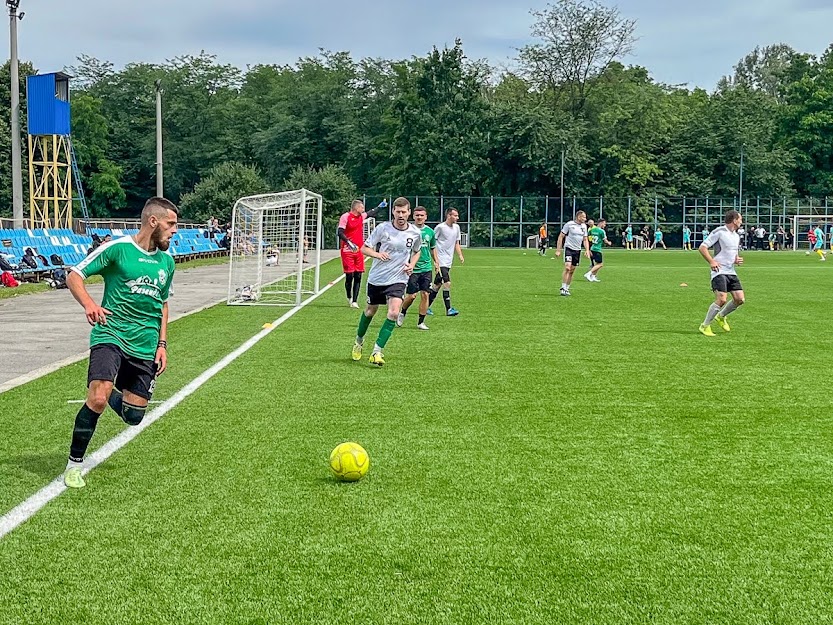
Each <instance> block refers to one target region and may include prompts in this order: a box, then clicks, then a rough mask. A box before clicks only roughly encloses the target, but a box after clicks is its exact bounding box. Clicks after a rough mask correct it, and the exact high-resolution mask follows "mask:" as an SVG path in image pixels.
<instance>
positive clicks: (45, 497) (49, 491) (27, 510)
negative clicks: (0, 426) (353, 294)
mask: <svg viewBox="0 0 833 625" xmlns="http://www.w3.org/2000/svg"><path fill="white" fill-rule="evenodd" d="M342 278H344V274H342V275H341V276H339V277H338V278H337V279H335V280H333V281H332V282H330V283H329V284H327V286H325V287H324V288H322V289H321V290H320V291H319V292H318V293H316V294H315V295H313V296H312V297H310V298H309V299H308V300H306V301H304V302H302V303H301V305H300V306H296V307H295V308H293V309H291V310H289V311H287V312H286V313H285V314H284V315H283V316H281V317H279V318H278V319H276V320H275V321H273V322H272V326H271V327H269V328H266V329H264V330H261V331H260V332H258V333H257V334H255V335H254V336H253V337H252V338H250V339H249V340H248V341H246V342H245V343H243V344H242V345H241V346H240V347H238V348H237V349H235V350H234V351H233V352H231V353H230V354H228V355H227V356H225V357H223V359H222V360H220V361H219V362H217V363H216V364H214V365H212V366H211V367H210V368H208V369H207V370H205V371H204V372H203V373H201V374H200V375H198V376H197V377H196V378H194V379H193V380H192V381H191V382H189V383H188V384H187V385H185V387H184V388H182V389H180V390H179V391H177V392H176V393H174V395H173V396H172V397H170V398H169V399H167V400H165V401H164V402H163V403H162V404H161V405H160V406H158V407H157V408H154V409H153V410H151V411H150V412H149V413H148V414H147V416H146V417H145V418H144V420H143V421H142V422H141V423H140V424H139V425H137V426H135V427H131V428H129V429H126V430H123V431H122V432H121V433H120V434H118V435H116V436H115V437H113V438H111V439H110V440H109V441H107V442H106V443H104V445H102V446H101V447H100V448H99V449H97V450H96V451H95V452H93V453H92V454H90V456H89V457H88V458H87V459H86V460H84V468H83V469H82V474H84V475H86V474H87V473H89V472H90V471H92V470H93V469H94V468H96V467H97V466H98V465H100V464H102V463H103V462H104V461H105V460H107V459H108V458H109V457H110V456H112V455H113V454H114V453H116V452H117V451H118V450H119V449H121V448H122V447H124V446H125V445H127V444H128V443H129V442H130V441H132V440H133V439H134V438H136V437H137V436H138V435H139V434H140V433H141V432H142V430H144V429H145V428H148V427H150V426H151V425H152V424H153V423H155V422H156V421H158V420H159V419H161V418H162V417H163V416H165V414H167V413H168V412H170V411H171V410H172V409H174V408H175V407H176V406H177V405H178V404H179V403H180V402H182V400H184V399H186V398H187V397H188V396H189V395H191V394H193V393H194V391H196V390H197V389H198V388H200V387H201V386H202V385H203V384H205V383H206V382H208V381H209V380H210V379H211V378H213V377H214V376H215V375H217V374H218V373H219V372H220V371H222V370H223V369H225V368H226V367H227V366H228V365H230V364H231V363H232V362H234V361H235V360H237V358H239V357H240V356H242V355H243V354H245V353H246V352H247V351H249V350H250V349H251V348H252V347H254V345H255V344H257V343H258V342H259V341H260V339H262V338H264V337H265V336H267V335H268V334H269V333H270V332H272V331H273V330H275V329H276V328H277V327H278V326H280V325H281V324H283V322H284V321H287V320H288V319H289V318H290V317H292V316H293V315H294V314H295V313H297V312H298V311H299V310H301V309H302V308H303V307H304V306H306V305H307V304H309V303H310V302H312V301H315V300H316V299H318V297H320V296H321V295H323V294H324V293H326V292H327V291H328V290H330V288H331V287H332V286H333V285H335V284H337V283H338V282H340V281H341V279H342ZM223 301H225V300H223ZM65 490H67V487H66V486H65V485H64V480H63V474H61V475H59V476H58V477H56V478H55V479H54V480H52V481H51V482H50V483H49V484H47V485H46V486H44V487H43V488H42V489H40V490H39V491H38V492H36V493H35V494H34V495H32V496H31V497H29V498H28V499H27V500H26V501H24V502H23V503H21V504H19V505H17V506H16V507H14V508H12V509H11V510H9V512H7V513H6V514H4V515H3V516H2V517H0V539H2V538H3V537H4V536H6V535H7V534H8V533H9V532H12V531H13V530H14V529H16V528H17V527H19V526H20V525H22V524H23V523H25V522H26V521H28V520H29V519H31V518H32V517H33V516H34V515H35V514H37V513H38V511H39V510H40V509H41V508H43V507H44V506H46V504H48V503H49V502H50V501H52V500H53V499H55V498H56V497H58V496H59V495H60V494H61V493H63V492H64V491H65Z"/></svg>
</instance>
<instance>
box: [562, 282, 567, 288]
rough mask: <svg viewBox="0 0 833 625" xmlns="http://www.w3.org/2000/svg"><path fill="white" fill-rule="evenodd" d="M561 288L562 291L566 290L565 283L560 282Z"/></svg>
mask: <svg viewBox="0 0 833 625" xmlns="http://www.w3.org/2000/svg"><path fill="white" fill-rule="evenodd" d="M561 288H562V290H563V289H566V288H567V283H566V282H562V283H561Z"/></svg>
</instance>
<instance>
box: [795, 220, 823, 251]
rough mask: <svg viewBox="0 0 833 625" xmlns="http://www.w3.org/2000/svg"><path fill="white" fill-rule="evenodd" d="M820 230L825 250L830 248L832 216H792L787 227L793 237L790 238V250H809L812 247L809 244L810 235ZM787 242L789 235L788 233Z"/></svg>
mask: <svg viewBox="0 0 833 625" xmlns="http://www.w3.org/2000/svg"><path fill="white" fill-rule="evenodd" d="M817 226H818V227H819V228H821V231H822V233H823V234H824V237H825V240H824V241H822V243H823V244H824V245H823V247H824V248H825V249H827V248H828V247H830V246H831V240H832V239H831V235H833V215H830V216H825V215H794V216H793V218H792V222H791V223H790V224H789V227H791V228H792V231H793V233H794V234H795V236H793V237H792V239H791V242H792V248H793V249H794V250H801V249H804V250H809V249H810V248H812V247H813V245H812V243H811V242H810V239H811V237H810V233H811V232H812V231H813V230H815V229H816V227H817ZM787 236H788V240H790V239H789V233H788V235H787Z"/></svg>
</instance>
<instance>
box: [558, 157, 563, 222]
mask: <svg viewBox="0 0 833 625" xmlns="http://www.w3.org/2000/svg"><path fill="white" fill-rule="evenodd" d="M559 225H561V226H563V225H564V148H561V223H560V224H559Z"/></svg>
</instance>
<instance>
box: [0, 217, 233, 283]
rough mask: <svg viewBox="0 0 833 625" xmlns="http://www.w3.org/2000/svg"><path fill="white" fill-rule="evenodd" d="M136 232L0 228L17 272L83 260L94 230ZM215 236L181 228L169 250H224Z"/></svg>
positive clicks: (180, 253) (184, 254)
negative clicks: (32, 262) (31, 259)
mask: <svg viewBox="0 0 833 625" xmlns="http://www.w3.org/2000/svg"><path fill="white" fill-rule="evenodd" d="M137 232H138V229H136V228H124V229H119V228H112V229H111V228H90V229H89V231H88V233H87V234H75V233H74V232H72V231H71V230H68V229H66V228H34V229H30V228H18V229H0V255H3V256H4V258H5V259H6V260H7V261H8V262H9V264H10V265H12V266H15V265H17V266H18V267H19V269H17V270H15V271H14V273H15V274H19V275H25V274H38V273H44V272H48V271H51V270H53V269H56V268H59V267H69V266H71V265H75V264H78V263H79V262H81V261H82V260H83V259H84V257H86V256H87V251H88V250H89V249H90V248H91V247H92V245H93V238H92V235H93V234H95V235H98V237H100V238H101V239H103V238H104V237H105V236H106V235H108V234H109V235H110V236H111V237H112V238H113V239H118V238H120V237H123V236H128V235H133V234H136V233H137ZM216 236H217V239H216V240H215V239H212V238H207V237H206V231H205V230H204V229H202V228H188V229H182V230H179V231H178V232H177V234H176V235H175V236H174V237H173V239H172V240H171V247H170V249H169V252H170V253H171V254H172V255H173V256H174V257H175V258H176V257H181V258H183V259H184V258H191V257H198V256H209V255H213V254H216V253H220V252H222V251H224V248H223V247H222V246H221V245H220V242H221V241H222V238H223V237H225V235H216ZM27 248H32V250H33V251H34V252H35V254H36V255H37V256H38V257H43V258H38V260H37V265H38V266H37V268H36V269H31V268H29V267H26V266H25V265H23V263H22V262H21V258H22V257H23V255H24V253H25V252H26V249H27ZM53 254H56V255H58V256H60V257H61V260H63V263H56V262H53V258H52V255H53ZM44 260H45V261H46V262H44Z"/></svg>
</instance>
